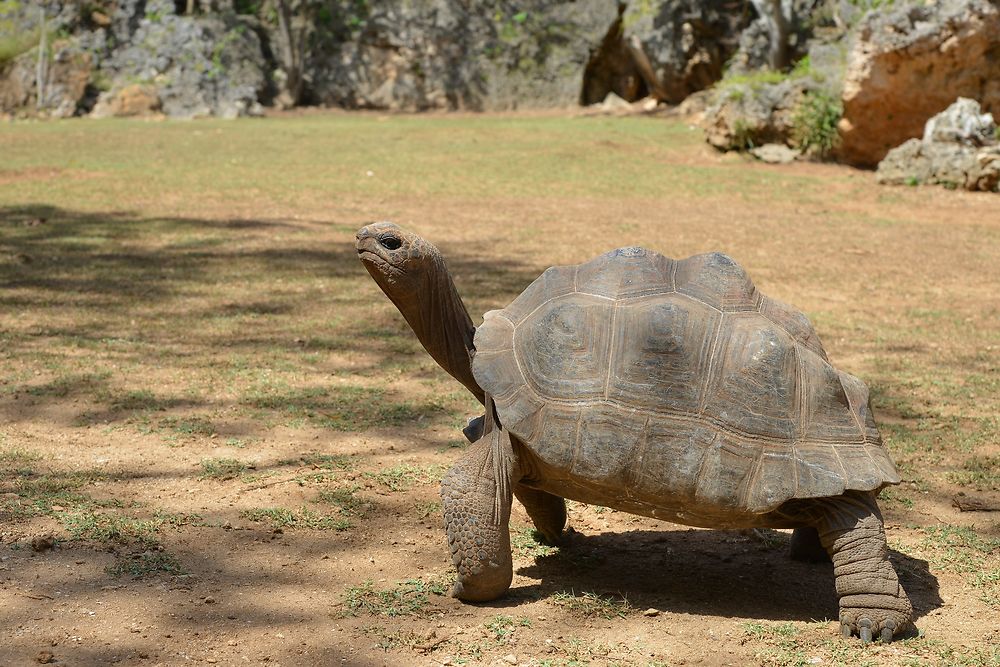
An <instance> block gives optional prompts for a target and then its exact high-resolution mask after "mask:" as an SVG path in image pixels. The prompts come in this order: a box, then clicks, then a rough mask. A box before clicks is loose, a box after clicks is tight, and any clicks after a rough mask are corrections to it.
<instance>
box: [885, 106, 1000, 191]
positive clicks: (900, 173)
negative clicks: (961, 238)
mask: <svg viewBox="0 0 1000 667" xmlns="http://www.w3.org/2000/svg"><path fill="white" fill-rule="evenodd" d="M877 178H878V181H879V183H885V184H891V185H918V184H921V183H926V184H939V185H945V186H947V187H958V188H965V189H966V190H986V191H994V192H995V191H997V189H998V187H1000V141H998V139H997V126H996V123H995V122H994V121H993V116H992V115H991V114H989V113H982V112H981V109H980V106H979V104H978V103H977V102H976V101H975V100H970V99H965V98H959V99H958V101H956V102H955V103H954V104H952V105H951V106H950V107H948V108H947V109H945V110H944V111H943V112H941V113H940V114H938V115H937V116H934V117H933V118H931V119H930V120H929V121H928V122H927V125H926V126H925V128H924V134H923V137H922V138H920V139H910V140H908V141H906V142H905V143H904V144H902V145H901V146H898V147H896V148H894V149H892V150H891V151H889V153H888V154H887V155H886V156H885V158H884V159H883V160H882V161H881V162H880V163H879V165H878V173H877Z"/></svg>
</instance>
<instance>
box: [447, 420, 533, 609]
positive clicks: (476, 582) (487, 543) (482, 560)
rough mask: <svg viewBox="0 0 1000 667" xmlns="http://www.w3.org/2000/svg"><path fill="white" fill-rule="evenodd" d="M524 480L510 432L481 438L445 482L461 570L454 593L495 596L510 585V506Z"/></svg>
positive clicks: (450, 530)
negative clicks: (516, 486)
mask: <svg viewBox="0 0 1000 667" xmlns="http://www.w3.org/2000/svg"><path fill="white" fill-rule="evenodd" d="M515 478H519V474H518V472H517V462H516V460H515V459H514V451H513V447H512V445H511V442H510V436H509V435H508V433H507V431H506V430H504V429H501V428H495V429H493V430H491V431H490V432H489V433H487V434H486V435H484V436H483V437H481V438H480V439H479V440H477V441H476V442H475V444H473V445H472V446H471V447H470V448H469V450H468V451H467V452H466V453H465V454H464V455H463V456H462V458H460V459H459V460H458V462H457V463H455V465H454V466H452V468H451V470H449V471H448V473H447V474H446V475H445V477H444V479H443V480H441V505H442V509H443V511H444V524H445V530H446V531H447V532H448V544H449V546H450V547H451V560H452V562H453V563H454V564H455V567H456V568H457V570H458V580H457V581H456V582H455V588H454V589H453V590H452V595H454V596H455V597H457V598H460V599H462V600H468V601H471V602H480V601H485V600H494V599H496V598H498V597H500V596H501V595H503V594H504V593H506V592H507V589H508V588H510V582H511V579H513V576H514V570H513V565H512V563H511V555H510V528H509V524H510V505H511V496H512V491H511V490H512V488H513V486H514V484H515V482H516V479H515Z"/></svg>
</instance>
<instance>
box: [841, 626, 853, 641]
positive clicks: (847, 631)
mask: <svg viewBox="0 0 1000 667" xmlns="http://www.w3.org/2000/svg"><path fill="white" fill-rule="evenodd" d="M840 634H841V635H843V636H844V637H847V638H848V639H850V637H851V626H850V625H848V624H847V623H841V624H840Z"/></svg>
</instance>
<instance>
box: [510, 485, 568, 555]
mask: <svg viewBox="0 0 1000 667" xmlns="http://www.w3.org/2000/svg"><path fill="white" fill-rule="evenodd" d="M514 496H515V497H516V498H517V499H518V500H519V501H521V504H522V505H524V509H525V510H527V512H528V516H530V517H531V522H532V523H533V524H535V528H536V529H537V530H538V532H540V533H541V534H542V537H544V538H545V541H546V542H548V543H549V544H558V543H559V540H560V538H561V537H562V533H563V528H565V527H566V499H565V498H560V497H559V496H556V495H553V494H551V493H548V492H546V491H539V490H538V489H533V488H531V487H530V486H525V485H524V484H518V485H516V486H515V487H514Z"/></svg>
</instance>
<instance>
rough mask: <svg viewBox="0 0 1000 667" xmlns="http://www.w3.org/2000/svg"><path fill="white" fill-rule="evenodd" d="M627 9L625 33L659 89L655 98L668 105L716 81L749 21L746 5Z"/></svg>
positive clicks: (689, 3) (716, 1)
mask: <svg viewBox="0 0 1000 667" xmlns="http://www.w3.org/2000/svg"><path fill="white" fill-rule="evenodd" d="M632 4H634V5H635V6H634V7H631V8H630V9H629V11H628V12H627V13H626V15H625V25H626V29H627V31H628V33H629V34H630V35H634V36H635V37H636V38H637V39H638V41H639V42H640V43H641V46H642V50H643V52H644V53H645V54H646V56H647V58H648V59H649V62H650V64H651V66H652V69H653V72H654V73H655V76H656V80H657V83H658V84H659V86H660V87H661V89H662V90H661V92H660V94H659V95H658V97H659V98H660V99H661V100H663V101H665V102H669V103H671V104H678V103H680V102H681V101H683V100H684V98H686V97H687V96H688V95H690V94H691V93H694V92H696V91H699V90H704V89H706V88H708V87H710V86H711V85H712V84H713V83H715V82H716V81H718V80H719V79H721V78H722V73H723V70H724V68H725V66H726V63H727V61H729V60H730V58H731V57H732V56H733V54H734V53H735V52H736V50H737V48H738V46H739V40H740V33H741V32H742V31H743V30H744V29H745V28H746V27H747V26H748V25H749V24H750V23H751V21H752V20H753V17H754V16H755V14H754V12H753V9H752V5H751V3H750V2H748V1H746V0H739V1H737V2H733V1H732V0H710V1H709V2H696V1H694V0H680V1H676V0H667V1H664V0H660V1H653V2H642V3H632ZM647 88H648V86H647ZM616 92H617V91H616ZM648 92H649V93H653V92H654V91H652V90H648ZM642 94H645V93H642ZM642 94H640V96H641V95H642ZM633 99H634V98H633Z"/></svg>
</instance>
